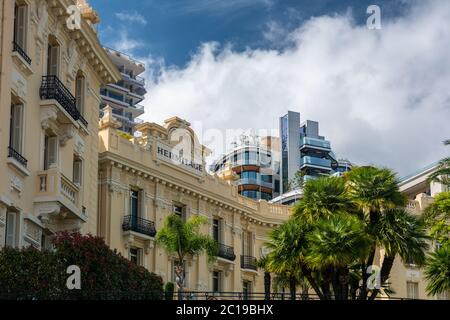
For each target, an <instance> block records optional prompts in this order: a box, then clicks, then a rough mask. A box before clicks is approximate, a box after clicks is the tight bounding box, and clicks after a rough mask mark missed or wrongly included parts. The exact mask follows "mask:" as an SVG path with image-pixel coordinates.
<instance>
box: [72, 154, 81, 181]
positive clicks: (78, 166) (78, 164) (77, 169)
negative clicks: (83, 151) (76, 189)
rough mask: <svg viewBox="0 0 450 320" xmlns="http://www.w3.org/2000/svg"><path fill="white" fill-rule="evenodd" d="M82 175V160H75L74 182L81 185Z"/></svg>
mask: <svg viewBox="0 0 450 320" xmlns="http://www.w3.org/2000/svg"><path fill="white" fill-rule="evenodd" d="M81 176H82V162H81V160H74V162H73V183H75V184H77V185H79V186H80V185H81Z"/></svg>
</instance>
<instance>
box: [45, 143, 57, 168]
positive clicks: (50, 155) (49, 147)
mask: <svg viewBox="0 0 450 320" xmlns="http://www.w3.org/2000/svg"><path fill="white" fill-rule="evenodd" d="M57 163H58V137H56V136H50V135H46V136H45V143H44V170H48V169H50V168H51V167H55V166H56V165H57Z"/></svg>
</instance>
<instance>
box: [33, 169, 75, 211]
mask: <svg viewBox="0 0 450 320" xmlns="http://www.w3.org/2000/svg"><path fill="white" fill-rule="evenodd" d="M37 176H38V183H39V185H38V188H37V189H38V194H39V195H41V196H46V197H54V198H55V199H59V198H60V196H62V198H63V199H66V200H67V201H68V203H71V204H72V205H73V206H75V207H76V208H79V206H78V204H79V201H78V200H79V194H80V191H79V188H78V187H77V186H76V185H75V184H74V183H73V182H72V181H70V179H68V178H67V177H65V176H64V175H63V174H62V173H61V172H59V170H58V169H57V168H51V169H49V170H47V171H42V172H39V173H38V175H37Z"/></svg>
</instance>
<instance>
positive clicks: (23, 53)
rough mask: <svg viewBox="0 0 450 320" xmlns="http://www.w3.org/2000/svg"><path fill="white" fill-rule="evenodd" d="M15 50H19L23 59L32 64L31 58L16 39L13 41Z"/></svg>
mask: <svg viewBox="0 0 450 320" xmlns="http://www.w3.org/2000/svg"><path fill="white" fill-rule="evenodd" d="M13 52H17V53H18V54H19V55H20V56H21V57H22V58H23V60H25V61H26V62H27V63H28V64H29V65H31V58H30V57H29V56H28V55H27V54H26V53H25V51H24V50H23V49H22V47H21V46H19V44H18V43H17V42H15V41H13Z"/></svg>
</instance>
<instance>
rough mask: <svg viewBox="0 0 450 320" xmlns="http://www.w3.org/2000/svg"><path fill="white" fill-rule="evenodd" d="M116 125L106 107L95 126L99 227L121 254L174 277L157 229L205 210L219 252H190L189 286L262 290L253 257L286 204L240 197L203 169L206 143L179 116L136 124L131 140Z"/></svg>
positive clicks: (281, 217) (283, 217) (287, 212)
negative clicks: (213, 257) (173, 217)
mask: <svg viewBox="0 0 450 320" xmlns="http://www.w3.org/2000/svg"><path fill="white" fill-rule="evenodd" d="M119 126H120V123H118V122H117V121H116V120H115V119H114V118H113V116H112V112H111V108H108V107H107V108H106V110H105V115H104V117H103V118H102V120H101V121H100V133H99V135H100V158H99V159H100V162H99V195H100V196H99V197H100V206H99V221H98V222H99V223H98V225H99V234H100V235H101V236H103V237H105V240H106V242H107V243H108V244H109V245H110V246H111V247H112V248H115V249H117V250H118V251H119V252H120V253H121V254H122V255H124V256H125V257H129V258H130V259H132V260H134V261H135V262H137V263H139V264H141V265H143V266H145V267H146V268H147V269H149V270H151V271H154V272H156V273H157V274H159V275H161V276H162V277H163V279H164V281H175V279H174V272H173V267H174V263H173V257H170V256H168V255H167V253H166V252H165V250H164V249H163V248H160V247H158V246H155V244H154V236H155V232H157V231H158V229H160V228H161V227H162V225H163V221H164V218H165V217H166V216H167V215H170V214H179V215H181V216H182V217H183V218H189V217H190V216H192V215H201V216H205V217H207V218H208V220H209V221H210V224H209V225H208V226H204V229H203V230H202V232H205V233H209V234H211V235H212V236H214V238H215V239H216V240H217V241H218V242H219V246H220V250H219V258H218V259H217V261H216V262H215V263H212V264H209V263H208V262H207V258H206V256H205V255H201V256H199V257H191V258H190V259H187V260H186V261H185V264H186V269H187V277H186V283H185V285H186V287H187V288H188V289H190V290H198V291H222V292H225V291H227V292H231V291H233V292H243V291H248V292H250V291H253V292H263V291H264V281H263V275H262V271H261V270H258V268H257V267H256V259H257V258H260V256H261V255H262V254H263V252H264V243H265V242H266V240H267V236H268V233H269V231H270V230H271V229H273V228H274V227H275V226H276V225H279V224H281V223H282V222H283V221H285V220H286V219H287V218H288V217H289V215H290V208H289V207H287V206H280V205H271V204H269V203H267V202H266V201H259V202H257V201H254V200H251V199H248V198H246V197H243V196H241V195H239V194H238V188H237V186H236V185H235V184H234V183H232V181H226V180H223V179H221V178H219V177H218V176H217V175H214V176H213V175H210V174H208V173H207V172H206V171H205V162H204V160H203V155H205V154H207V153H208V152H209V151H208V150H207V148H205V147H204V146H202V145H200V144H199V143H198V140H197V138H196V136H195V133H194V132H193V131H192V129H191V128H190V125H189V123H187V122H186V121H184V120H181V119H179V118H176V117H174V118H171V119H168V120H166V122H165V125H164V126H160V125H157V124H155V123H144V124H141V125H139V126H137V128H136V129H137V130H138V131H139V132H141V133H142V135H141V137H139V138H134V139H132V140H127V139H125V138H123V137H122V136H121V135H120V134H118V132H117V131H116V128H118V127H119ZM186 141H189V143H188V144H184V142H186ZM192 142H193V145H194V147H193V148H192V149H191V150H189V152H188V151H187V150H188V148H189V145H191V143H192Z"/></svg>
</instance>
